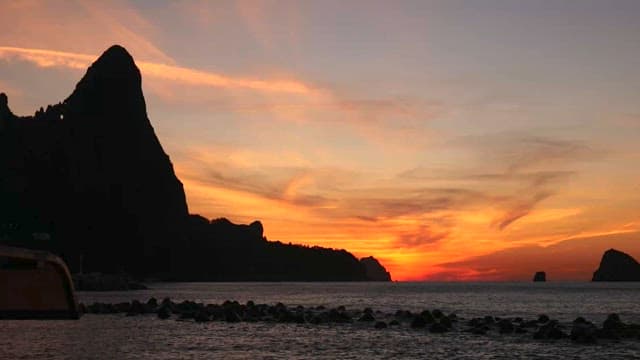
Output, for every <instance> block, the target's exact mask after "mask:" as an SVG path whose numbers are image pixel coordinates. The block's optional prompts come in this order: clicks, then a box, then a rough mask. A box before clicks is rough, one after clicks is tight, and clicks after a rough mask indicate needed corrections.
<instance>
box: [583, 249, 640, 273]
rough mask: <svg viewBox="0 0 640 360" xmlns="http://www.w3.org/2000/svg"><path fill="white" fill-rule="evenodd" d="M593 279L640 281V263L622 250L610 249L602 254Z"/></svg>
mask: <svg viewBox="0 0 640 360" xmlns="http://www.w3.org/2000/svg"><path fill="white" fill-rule="evenodd" d="M592 281H640V264H639V263H638V262H637V261H636V260H635V259H634V258H633V257H631V256H629V255H628V254H625V253H623V252H622V251H618V250H615V249H609V250H607V251H606V252H605V253H604V255H602V260H601V261H600V267H599V268H598V270H596V272H594V273H593V279H592Z"/></svg>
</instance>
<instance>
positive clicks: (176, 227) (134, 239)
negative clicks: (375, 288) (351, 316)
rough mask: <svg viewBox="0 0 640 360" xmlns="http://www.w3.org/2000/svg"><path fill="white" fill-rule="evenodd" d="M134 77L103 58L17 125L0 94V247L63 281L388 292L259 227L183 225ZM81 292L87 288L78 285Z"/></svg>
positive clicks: (348, 261)
mask: <svg viewBox="0 0 640 360" xmlns="http://www.w3.org/2000/svg"><path fill="white" fill-rule="evenodd" d="M141 81H142V79H141V75H140V71H139V70H138V68H137V67H136V65H135V63H134V60H133V58H132V57H131V55H129V53H128V52H127V51H126V50H125V49H124V48H123V47H121V46H117V45H116V46H113V47H111V48H109V49H108V50H107V51H106V52H104V54H102V56H100V57H99V58H98V59H97V60H96V61H95V62H94V63H93V64H92V65H91V66H90V67H89V69H88V70H87V72H86V74H85V75H84V77H83V78H82V79H81V80H80V82H79V83H78V84H77V85H76V88H75V90H74V91H73V93H72V94H71V95H70V96H69V97H68V98H67V99H65V100H64V101H63V102H61V103H58V104H55V105H50V106H47V107H46V108H40V109H39V110H38V111H36V113H35V115H34V116H27V117H18V116H16V115H14V114H13V112H12V111H11V110H10V108H9V106H8V98H7V96H6V94H4V93H2V94H0V199H2V201H1V202H0V242H1V243H5V244H9V245H13V246H21V247H28V248H37V249H44V250H49V251H52V252H54V253H56V254H58V255H60V256H62V257H63V258H64V259H65V261H66V262H67V264H68V265H69V267H70V268H71V270H72V272H86V273H106V274H116V273H119V274H122V273H124V274H128V275H131V276H134V277H137V278H145V277H153V278H157V279H161V280H171V281H369V280H375V281H390V280H391V276H390V274H389V273H388V272H387V271H386V269H384V267H383V266H382V265H380V263H379V262H378V261H377V260H376V259H374V258H372V257H368V258H364V259H362V261H359V260H358V259H357V258H356V257H355V256H353V255H352V254H351V253H349V252H347V251H346V250H336V249H328V248H322V247H317V246H313V247H308V246H302V245H293V244H283V243H281V242H278V241H275V242H274V241H268V240H267V238H266V237H265V236H264V234H263V227H262V224H261V223H260V222H259V221H255V222H253V223H251V224H250V225H236V224H233V223H232V222H230V221H229V220H227V219H225V218H220V219H215V220H209V219H206V218H204V217H202V216H199V215H190V214H189V211H188V206H187V202H186V198H185V193H184V189H183V185H182V183H181V182H180V180H179V179H178V178H177V177H176V175H175V173H174V170H173V165H172V163H171V161H170V159H169V156H168V155H167V154H166V153H165V152H164V150H163V149H162V146H161V144H160V142H159V140H158V138H157V136H156V135H155V132H154V130H153V127H152V125H151V123H150V121H149V118H148V116H147V111H146V105H145V100H144V96H143V93H142V87H141ZM87 281H88V280H87Z"/></svg>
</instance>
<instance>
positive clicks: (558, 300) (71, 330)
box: [0, 283, 640, 359]
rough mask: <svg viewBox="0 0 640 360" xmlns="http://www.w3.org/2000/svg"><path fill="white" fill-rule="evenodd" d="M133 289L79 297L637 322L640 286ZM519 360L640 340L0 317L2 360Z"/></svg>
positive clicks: (621, 351)
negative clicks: (577, 341)
mask: <svg viewBox="0 0 640 360" xmlns="http://www.w3.org/2000/svg"><path fill="white" fill-rule="evenodd" d="M151 286H152V289H150V290H145V291H134V292H105V293H79V294H78V295H79V299H80V301H82V302H85V303H91V302H94V301H101V302H120V301H130V300H133V299H139V300H144V301H146V300H147V299H148V298H149V297H152V296H153V297H156V298H158V299H159V300H160V299H162V298H164V297H171V298H172V299H173V300H174V301H181V300H195V301H200V302H205V303H221V302H223V301H224V300H238V301H240V302H246V301H248V300H253V301H255V302H256V303H267V304H275V303H277V302H282V303H284V304H286V305H293V306H295V305H304V306H317V305H325V306H327V307H335V306H338V305H345V306H347V308H351V309H356V308H360V309H361V308H364V307H372V308H373V309H374V310H381V311H383V312H388V313H393V312H395V310H398V309H407V310H413V311H415V310H422V309H425V308H428V309H434V308H440V309H442V310H444V311H445V312H453V311H455V312H456V313H457V314H458V315H460V316H463V317H466V318H469V317H473V316H484V315H489V314H490V315H497V316H523V317H529V318H531V317H535V316H537V315H538V314H540V313H546V314H548V315H550V316H551V317H552V318H558V319H560V320H563V321H570V320H572V319H573V318H575V317H576V316H578V315H581V316H585V317H587V318H588V319H590V320H594V321H597V322H601V321H602V320H603V319H604V317H605V316H606V315H607V314H609V313H611V312H617V313H619V314H620V315H621V317H622V320H623V321H629V322H636V323H640V283H543V284H540V283H536V284H533V283H494V284H491V283H441V284H438V283H295V284H292V283H198V284H152V285H151ZM517 357H529V358H531V357H540V358H544V357H548V358H556V357H565V358H584V359H589V358H604V357H607V358H610V359H614V358H634V357H635V358H640V341H624V342H620V343H607V344H602V345H595V346H581V345H574V344H572V343H571V342H569V341H560V342H555V343H550V342H544V341H536V340H533V339H531V337H530V336H524V337H522V336H515V335H502V336H500V335H488V336H474V335H471V334H466V333H460V332H456V333H449V334H443V335H436V334H429V333H427V332H425V331H418V330H412V329H409V328H407V327H403V328H388V329H385V330H375V329H373V328H371V325H370V324H358V323H355V324H347V325H338V324H333V325H293V324H268V323H238V324H227V323H221V322H211V323H207V324H196V323H192V322H183V321H176V320H168V321H162V320H159V319H157V318H156V317H155V316H152V315H147V316H138V317H125V316H124V315H91V314H89V315H85V316H84V317H82V319H81V320H79V321H2V322H0V359H20V358H23V359H32V358H55V359H58V358H60V359H85V358H98V359H112V358H127V359H138V358H143V359H183V358H198V359H199V358H225V359H247V358H257V359H281V358H288V359H308V358H320V359H336V358H351V359H371V358H380V359H383V358H469V359H471V358H480V359H482V358H486V359H502V358H504V359H511V358H517Z"/></svg>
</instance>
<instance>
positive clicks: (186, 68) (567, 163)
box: [0, 0, 640, 281]
mask: <svg viewBox="0 0 640 360" xmlns="http://www.w3.org/2000/svg"><path fill="white" fill-rule="evenodd" d="M638 19H640V2H638V1H633V0H629V1H622V0H620V1H606V2H604V1H591V0H565V1H552V0H531V1H526V2H524V1H502V0H500V1H499V0H467V1H457V0H451V1H426V0H423V1H349V0H346V1H345V0H341V1H212V2H209V1H180V2H174V1H170V2H169V1H117V0H115V1H109V2H102V1H82V0H68V1H33V0H25V1H20V0H18V1H3V2H0V92H5V93H7V95H8V97H9V105H10V107H11V109H12V110H13V112H14V113H16V114H20V115H30V114H33V113H34V112H35V110H36V109H38V108H39V107H40V106H45V107H46V105H47V104H53V103H57V102H60V101H61V100H63V99H64V98H66V97H67V96H68V95H69V94H70V93H71V92H72V91H73V89H74V86H75V84H76V83H77V81H78V80H79V79H80V78H81V77H82V75H83V74H84V72H85V71H86V68H87V66H88V65H89V64H90V63H91V62H92V61H93V60H95V59H96V58H97V56H99V55H100V54H101V53H102V52H103V51H104V50H106V49H107V48H108V47H109V46H111V45H113V44H120V45H122V46H124V47H125V48H126V49H127V50H128V51H129V52H130V53H131V54H132V55H133V57H134V58H135V59H136V63H137V65H138V67H139V68H140V70H141V72H142V77H143V90H144V93H145V99H146V102H147V111H148V114H149V118H150V120H151V123H152V125H153V126H154V128H155V131H156V133H157V135H158V137H159V139H160V141H161V143H162V144H163V147H164V149H165V151H166V152H167V153H168V154H169V156H170V157H171V160H172V162H173V165H174V168H175V170H176V173H177V175H178V177H179V178H180V179H181V180H182V182H183V183H184V187H185V191H186V195H187V201H188V204H189V210H190V212H191V213H197V214H201V215H203V216H206V217H208V218H219V217H226V218H228V219H230V220H231V221H233V222H236V223H249V222H251V221H253V220H256V219H259V220H261V221H262V223H263V224H264V227H265V235H266V236H267V238H269V239H270V240H280V241H283V242H285V243H288V242H291V243H297V244H309V245H320V246H326V247H333V248H345V249H347V250H349V251H351V252H352V253H354V254H355V255H356V256H358V257H362V256H369V255H373V256H375V257H376V258H377V259H379V260H380V261H381V263H382V264H383V265H385V266H386V268H387V269H388V270H389V271H390V272H391V273H392V276H393V278H394V280H431V281H458V280H459V281H464V280H478V281H503V280H530V279H531V278H532V276H533V273H534V272H535V271H539V270H545V271H546V272H547V277H548V279H549V280H587V279H590V278H591V275H592V273H593V271H594V270H595V269H596V268H597V266H598V263H599V260H600V257H601V256H602V253H603V252H604V251H605V250H606V249H609V248H612V247H613V248H616V249H619V250H622V251H625V252H627V253H629V254H630V255H632V256H634V257H636V258H640V167H639V166H637V164H638V161H639V160H640V145H639V140H640V71H638V67H639V66H640V60H639V59H640V36H639V34H640V21H638Z"/></svg>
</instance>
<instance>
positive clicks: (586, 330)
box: [569, 317, 598, 344]
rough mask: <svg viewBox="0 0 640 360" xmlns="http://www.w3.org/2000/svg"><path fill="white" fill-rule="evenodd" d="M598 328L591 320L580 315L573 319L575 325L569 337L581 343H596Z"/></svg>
mask: <svg viewBox="0 0 640 360" xmlns="http://www.w3.org/2000/svg"><path fill="white" fill-rule="evenodd" d="M597 333H598V328H597V327H596V326H595V325H594V324H593V323H591V322H589V321H587V320H585V319H584V318H583V317H579V318H577V319H575V320H573V327H572V328H571V334H569V337H570V338H571V340H572V341H574V342H576V343H580V344H594V343H595V342H596V334H597Z"/></svg>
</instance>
